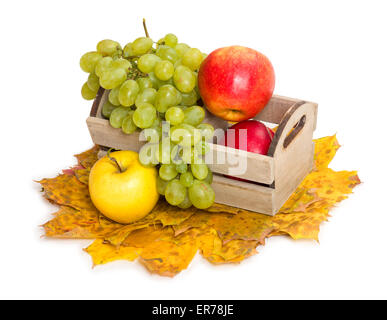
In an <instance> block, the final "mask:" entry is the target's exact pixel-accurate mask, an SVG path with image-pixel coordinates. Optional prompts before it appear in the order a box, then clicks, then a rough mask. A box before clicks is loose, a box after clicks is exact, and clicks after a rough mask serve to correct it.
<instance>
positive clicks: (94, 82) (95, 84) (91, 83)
mask: <svg viewBox="0 0 387 320" xmlns="http://www.w3.org/2000/svg"><path fill="white" fill-rule="evenodd" d="M87 85H88V87H89V88H90V90H91V91H94V92H97V91H98V89H99V78H98V77H97V75H96V74H95V73H94V72H93V73H90V74H89V77H88V78H87Z"/></svg>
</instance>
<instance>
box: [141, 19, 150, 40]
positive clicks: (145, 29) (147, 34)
mask: <svg viewBox="0 0 387 320" xmlns="http://www.w3.org/2000/svg"><path fill="white" fill-rule="evenodd" d="M142 25H143V27H144V31H145V35H146V37H147V38H149V33H148V29H147V28H146V23H145V18H142Z"/></svg>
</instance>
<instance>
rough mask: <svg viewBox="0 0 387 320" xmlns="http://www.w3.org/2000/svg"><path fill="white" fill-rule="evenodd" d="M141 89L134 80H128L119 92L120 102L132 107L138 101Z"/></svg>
mask: <svg viewBox="0 0 387 320" xmlns="http://www.w3.org/2000/svg"><path fill="white" fill-rule="evenodd" d="M139 91H140V87H139V86H138V84H137V82H136V81H134V80H126V81H125V82H124V83H123V84H122V86H121V88H120V91H119V93H118V100H119V101H120V104H121V105H123V106H125V107H130V106H132V105H133V104H134V102H135V101H136V97H137V95H138V93H139Z"/></svg>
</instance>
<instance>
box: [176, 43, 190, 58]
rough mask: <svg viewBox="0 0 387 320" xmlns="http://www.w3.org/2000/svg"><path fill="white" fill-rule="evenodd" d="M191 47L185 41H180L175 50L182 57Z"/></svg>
mask: <svg viewBox="0 0 387 320" xmlns="http://www.w3.org/2000/svg"><path fill="white" fill-rule="evenodd" d="M189 48H190V46H189V45H188V44H185V43H178V44H177V45H176V46H175V48H174V49H175V51H176V53H177V55H178V56H179V57H180V58H182V57H183V56H184V53H186V52H187V50H188V49H189Z"/></svg>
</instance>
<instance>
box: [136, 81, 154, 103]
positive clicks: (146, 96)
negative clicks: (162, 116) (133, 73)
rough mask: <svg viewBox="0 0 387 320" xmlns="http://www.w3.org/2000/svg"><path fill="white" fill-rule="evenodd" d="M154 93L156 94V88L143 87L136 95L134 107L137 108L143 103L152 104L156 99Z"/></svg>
mask: <svg viewBox="0 0 387 320" xmlns="http://www.w3.org/2000/svg"><path fill="white" fill-rule="evenodd" d="M137 80H139V79H137ZM156 94H157V91H156V89H153V88H146V89H144V91H142V92H140V93H139V94H138V95H137V97H136V101H135V105H136V107H137V108H139V107H141V105H142V104H144V103H150V104H154V103H155V100H156Z"/></svg>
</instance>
